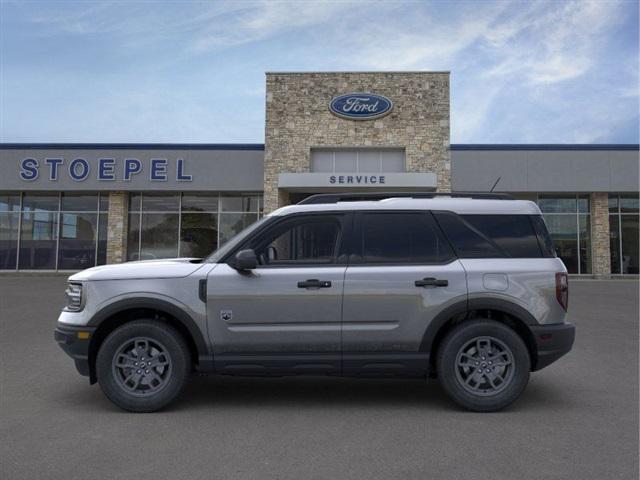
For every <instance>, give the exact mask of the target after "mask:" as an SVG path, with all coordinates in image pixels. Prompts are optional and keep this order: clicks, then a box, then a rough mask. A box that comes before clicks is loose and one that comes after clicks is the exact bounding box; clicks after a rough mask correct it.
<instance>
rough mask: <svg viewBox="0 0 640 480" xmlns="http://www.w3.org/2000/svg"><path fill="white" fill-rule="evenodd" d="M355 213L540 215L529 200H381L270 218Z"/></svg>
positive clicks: (285, 210) (292, 209) (286, 210)
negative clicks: (374, 211)
mask: <svg viewBox="0 0 640 480" xmlns="http://www.w3.org/2000/svg"><path fill="white" fill-rule="evenodd" d="M355 210H444V211H450V212H455V213H459V214H470V215H474V214H476V215H480V214H494V215H505V214H512V215H513V214H515V215H540V209H539V208H538V206H537V205H536V204H535V203H534V202H531V201H529V200H495V199H478V198H464V197H444V196H442V197H434V198H406V197H398V198H385V199H382V200H367V201H357V202H351V201H344V202H337V203H314V204H307V205H288V206H286V207H282V208H279V209H278V210H275V211H274V212H272V213H271V215H290V214H292V213H300V212H325V211H332V212H336V211H355Z"/></svg>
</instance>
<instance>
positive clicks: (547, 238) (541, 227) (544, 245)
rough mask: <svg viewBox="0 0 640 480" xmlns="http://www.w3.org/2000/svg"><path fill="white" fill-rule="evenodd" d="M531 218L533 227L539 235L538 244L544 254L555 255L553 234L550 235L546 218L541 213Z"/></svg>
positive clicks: (547, 255)
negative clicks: (545, 221)
mask: <svg viewBox="0 0 640 480" xmlns="http://www.w3.org/2000/svg"><path fill="white" fill-rule="evenodd" d="M530 218H531V223H533V228H534V229H535V231H536V234H537V235H538V244H539V245H540V248H541V249H542V255H543V256H545V257H555V256H556V249H555V247H554V245H553V240H552V239H551V235H549V230H547V226H546V225H545V223H544V219H543V218H542V216H540V215H531V217H530Z"/></svg>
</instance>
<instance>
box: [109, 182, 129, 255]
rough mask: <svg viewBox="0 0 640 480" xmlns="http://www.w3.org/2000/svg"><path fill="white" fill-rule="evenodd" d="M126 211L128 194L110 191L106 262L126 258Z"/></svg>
mask: <svg viewBox="0 0 640 480" xmlns="http://www.w3.org/2000/svg"><path fill="white" fill-rule="evenodd" d="M128 211H129V194H128V193H127V192H110V193H109V215H108V218H107V263H122V262H125V261H126V260H127V231H128V228H127V220H128V218H129V216H128Z"/></svg>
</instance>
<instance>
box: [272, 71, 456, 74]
mask: <svg viewBox="0 0 640 480" xmlns="http://www.w3.org/2000/svg"><path fill="white" fill-rule="evenodd" d="M316 73H330V74H333V75H338V74H343V73H346V74H352V73H366V74H381V73H393V74H399V73H407V74H415V73H435V74H439V75H450V74H451V70H326V71H323V70H309V71H303V72H300V71H287V70H283V71H281V72H279V71H268V72H264V74H265V75H309V74H316Z"/></svg>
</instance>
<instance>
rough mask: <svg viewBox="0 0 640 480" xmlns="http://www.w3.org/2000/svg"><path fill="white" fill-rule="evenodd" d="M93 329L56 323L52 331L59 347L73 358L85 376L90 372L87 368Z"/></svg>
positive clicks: (81, 373) (79, 370)
mask: <svg viewBox="0 0 640 480" xmlns="http://www.w3.org/2000/svg"><path fill="white" fill-rule="evenodd" d="M95 330H96V329H95V328H92V327H76V326H72V325H62V324H58V326H57V327H56V329H55V330H54V332H53V337H54V338H55V340H56V342H58V344H59V345H60V348H62V350H64V352H65V353H66V354H67V355H69V356H70V357H71V358H73V361H74V362H75V364H76V369H77V370H78V372H79V373H80V375H84V376H86V377H88V376H90V373H91V370H90V368H89V344H90V343H91V337H93V333H94V332H95Z"/></svg>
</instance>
